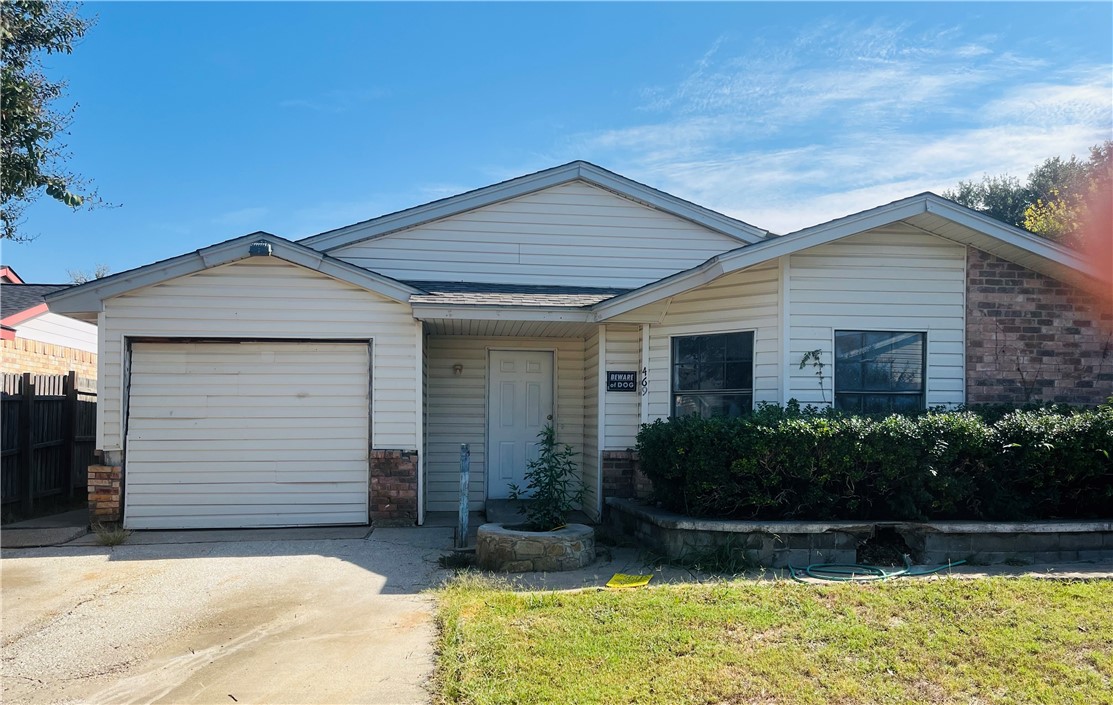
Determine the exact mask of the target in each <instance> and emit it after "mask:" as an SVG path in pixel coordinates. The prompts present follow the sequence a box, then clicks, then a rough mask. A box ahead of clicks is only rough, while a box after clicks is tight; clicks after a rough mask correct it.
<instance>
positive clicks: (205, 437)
mask: <svg viewBox="0 0 1113 705" xmlns="http://www.w3.org/2000/svg"><path fill="white" fill-rule="evenodd" d="M131 368H132V374H131V378H130V398H129V415H128V438H127V455H126V457H127V468H126V473H127V475H126V490H125V523H126V524H127V525H128V526H129V527H132V528H203V527H213V528H228V527H254V526H301V525H312V524H350V523H366V522H367V478H368V445H369V443H368V438H369V428H368V374H369V372H368V368H369V354H368V349H367V346H366V345H364V344H360V343H312V344H307V343H250V344H239V345H237V344H226V343H160V344H143V343H136V344H135V345H134V346H133V348H132V364H131Z"/></svg>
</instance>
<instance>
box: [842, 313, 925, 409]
mask: <svg viewBox="0 0 1113 705" xmlns="http://www.w3.org/2000/svg"><path fill="white" fill-rule="evenodd" d="M926 339H927V334H926V333H915V332H904V331H860V330H840V331H835V408H836V409H839V410H841V411H847V412H850V413H859V414H879V413H889V412H908V411H918V410H920V409H923V408H924V369H925V367H926V350H927V345H926Z"/></svg>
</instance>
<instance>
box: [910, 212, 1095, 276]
mask: <svg viewBox="0 0 1113 705" xmlns="http://www.w3.org/2000/svg"><path fill="white" fill-rule="evenodd" d="M927 212H928V213H932V214H933V215H938V216H940V217H941V218H946V219H947V220H950V221H953V222H955V223H957V224H959V225H961V226H963V227H967V228H970V229H971V230H975V231H977V232H980V233H982V234H984V235H988V236H990V237H993V238H996V239H998V240H1000V241H1002V242H1004V243H1007V244H1009V245H1012V246H1014V247H1019V248H1020V249H1022V250H1025V251H1027V252H1031V253H1032V254H1034V255H1036V256H1038V257H1043V258H1044V259H1047V260H1050V261H1052V262H1055V263H1056V264H1061V265H1063V266H1065V267H1070V268H1071V269H1074V270H1076V271H1078V272H1081V273H1083V274H1086V275H1087V276H1091V277H1098V276H1100V272H1099V270H1098V267H1097V266H1096V265H1095V264H1094V263H1093V262H1090V261H1087V260H1086V259H1085V258H1084V257H1083V255H1082V254H1081V253H1078V252H1075V251H1073V250H1071V249H1069V248H1066V247H1064V246H1062V245H1060V244H1058V243H1055V242H1052V241H1050V240H1047V239H1045V238H1042V237H1040V236H1038V235H1034V234H1032V233H1029V232H1025V231H1024V230H1020V229H1019V228H1014V227H1012V226H1010V225H1008V224H1006V223H1002V222H1000V221H998V220H996V219H994V218H990V217H989V216H987V215H984V214H982V213H978V212H976V211H972V210H970V209H969V208H964V207H963V206H960V205H957V204H953V203H951V202H949V201H947V200H944V199H942V198H938V199H930V200H928V201H927Z"/></svg>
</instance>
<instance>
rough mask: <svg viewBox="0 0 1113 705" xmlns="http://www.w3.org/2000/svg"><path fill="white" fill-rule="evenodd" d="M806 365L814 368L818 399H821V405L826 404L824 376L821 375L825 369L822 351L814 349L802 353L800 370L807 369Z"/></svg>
mask: <svg viewBox="0 0 1113 705" xmlns="http://www.w3.org/2000/svg"><path fill="white" fill-rule="evenodd" d="M808 363H811V366H812V367H813V368H815V376H816V378H817V379H818V380H819V394H820V398H821V399H823V403H824V404H826V403H827V389H826V388H824V386H823V380H824V379H825V378H826V375H824V374H823V368H824V367H826V365H824V364H823V351H822V350H820V349H819V348H816V349H815V350H809V351H808V352H806V353H804V357H802V358H800V369H804V368H805V367H807V366H808Z"/></svg>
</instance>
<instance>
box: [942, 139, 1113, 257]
mask: <svg viewBox="0 0 1113 705" xmlns="http://www.w3.org/2000/svg"><path fill="white" fill-rule="evenodd" d="M943 197H944V198H949V199H951V200H952V201H955V202H957V203H961V204H962V205H964V206H966V207H968V208H973V209H974V210H977V211H981V212H982V213H985V214H986V215H990V216H992V217H994V218H997V219H998V220H1001V221H1004V222H1006V223H1009V224H1010V225H1015V226H1017V227H1021V228H1025V229H1027V230H1029V231H1031V232H1033V233H1035V234H1037V235H1041V236H1043V237H1046V238H1048V239H1049V240H1054V241H1056V242H1059V243H1062V244H1064V245H1069V246H1071V247H1083V246H1084V245H1086V244H1087V240H1088V239H1090V238H1094V237H1101V236H1102V232H1101V224H1100V223H1099V222H1097V221H1098V219H1097V218H1096V215H1095V212H1094V210H1095V206H1097V205H1100V204H1102V203H1105V202H1107V201H1109V200H1111V199H1113V141H1106V142H1104V143H1102V144H1100V145H1096V146H1094V147H1091V148H1090V157H1089V159H1087V160H1085V161H1081V160H1079V159H1078V158H1077V157H1074V156H1071V158H1070V159H1066V160H1064V159H1062V158H1060V157H1051V158H1049V159H1045V160H1044V161H1043V162H1042V163H1041V164H1039V165H1038V166H1036V168H1035V169H1033V170H1032V171H1031V173H1029V174H1028V179H1027V181H1026V182H1024V183H1021V182H1020V180H1019V179H1017V178H1015V177H1012V176H1009V175H1007V174H1006V175H1003V176H989V175H987V176H984V177H982V180H981V181H960V182H959V183H958V186H957V187H956V188H955V189H953V190H948V191H944V192H943ZM1104 236H1105V237H1108V233H1105V234H1104Z"/></svg>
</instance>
